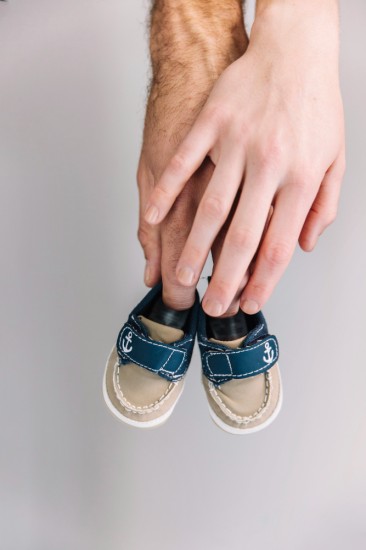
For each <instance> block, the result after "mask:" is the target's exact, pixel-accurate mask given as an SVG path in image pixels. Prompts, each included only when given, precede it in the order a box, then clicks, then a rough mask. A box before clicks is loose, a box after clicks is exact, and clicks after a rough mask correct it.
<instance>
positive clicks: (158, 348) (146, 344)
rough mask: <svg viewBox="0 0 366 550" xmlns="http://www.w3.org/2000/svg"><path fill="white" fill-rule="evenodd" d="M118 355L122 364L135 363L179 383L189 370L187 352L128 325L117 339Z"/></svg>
mask: <svg viewBox="0 0 366 550" xmlns="http://www.w3.org/2000/svg"><path fill="white" fill-rule="evenodd" d="M117 353H118V356H119V358H120V360H121V363H122V364H127V363H135V364H136V365H139V366H140V367H144V368H145V369H148V370H149V371H151V372H154V373H157V374H159V375H160V376H162V377H163V378H166V379H167V380H171V381H178V380H179V379H180V378H182V376H183V375H184V374H185V371H186V370H187V365H188V361H187V358H186V355H187V353H186V351H185V350H184V349H179V348H177V347H174V346H171V345H168V344H164V343H162V342H155V341H154V340H151V339H150V338H148V337H147V336H145V335H144V334H142V333H140V332H138V331H137V330H136V329H135V328H134V327H133V326H131V325H130V324H129V323H126V324H125V325H124V326H123V327H122V329H121V331H120V333H119V335H118V339H117Z"/></svg>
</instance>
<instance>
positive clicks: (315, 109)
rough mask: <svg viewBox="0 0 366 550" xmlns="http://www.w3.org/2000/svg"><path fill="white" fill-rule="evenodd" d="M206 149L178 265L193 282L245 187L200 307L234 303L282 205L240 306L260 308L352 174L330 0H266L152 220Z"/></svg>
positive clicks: (210, 309)
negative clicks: (209, 169) (200, 189)
mask: <svg viewBox="0 0 366 550" xmlns="http://www.w3.org/2000/svg"><path fill="white" fill-rule="evenodd" d="M206 155H209V156H210V158H211V159H212V161H213V163H214V164H215V166H216V168H215V171H214V174H213V177H212V179H211V181H210V183H209V185H208V186H207V189H206V191H205V193H204V195H203V198H202V200H201V202H200V205H199V207H198V211H197V215H196V217H195V220H194V223H193V227H192V230H191V232H190V235H189V237H188V240H187V243H186V245H185V247H184V250H183V252H182V255H181V257H180V260H179V262H178V265H177V277H178V280H179V282H180V283H181V284H182V285H188V286H191V285H194V284H196V282H197V280H198V278H199V275H200V273H201V270H202V268H203V265H204V263H205V260H206V258H207V255H208V253H209V250H210V248H211V246H212V243H213V241H214V239H215V237H216V235H217V233H218V231H219V230H220V228H221V227H222V225H223V224H224V222H225V220H226V218H227V216H228V213H229V211H230V209H231V207H232V204H233V201H234V199H235V197H236V196H237V194H238V191H239V192H240V190H241V194H240V200H239V202H238V205H237V207H236V211H235V215H234V217H233V219H232V222H231V224H230V227H229V228H228V231H227V235H226V238H225V242H224V246H223V249H222V252H221V254H220V258H219V261H218V264H217V265H216V268H215V271H214V275H213V277H212V280H211V283H210V285H209V287H208V289H207V292H206V295H205V298H204V301H203V307H204V309H205V311H206V313H208V314H210V315H213V316H218V315H221V314H222V313H223V312H225V310H226V309H227V308H228V306H229V304H230V303H231V301H232V298H233V297H234V295H235V293H237V289H238V288H239V285H240V282H241V281H242V277H243V274H244V273H245V272H246V271H247V269H248V266H249V265H250V263H251V261H252V259H253V257H254V255H255V254H256V252H257V249H258V246H259V244H260V241H261V239H262V236H263V232H264V226H265V223H266V220H267V217H268V213H269V210H270V208H271V206H272V205H273V208H274V211H273V215H272V217H271V220H270V223H269V226H268V230H267V231H266V232H265V234H264V236H263V240H262V242H261V244H260V246H259V251H258V254H257V256H256V262H255V268H254V271H253V273H252V275H251V277H250V279H249V282H248V284H247V285H246V287H245V289H244V292H243V295H242V301H241V307H242V308H243V309H244V311H246V312H247V313H249V314H253V313H255V312H257V311H258V310H259V309H260V308H261V307H262V306H263V304H264V303H265V302H266V300H267V299H268V297H269V296H270V294H271V292H272V290H273V289H274V287H275V285H276V284H277V282H278V280H279V279H280V277H281V276H282V274H283V272H284V270H285V268H286V267H287V265H288V263H289V261H290V259H291V256H292V254H293V251H294V249H295V246H296V243H297V241H298V240H299V242H300V245H301V246H302V248H303V249H304V250H311V249H312V248H313V247H314V246H315V244H316V241H317V238H318V236H319V235H320V234H321V232H322V231H323V230H324V228H325V227H326V226H327V225H328V224H329V223H330V222H331V221H333V219H334V217H335V215H336V210H337V203H338V196H339V191H340V185H341V180H342V177H343V173H344V165H345V160H344V122H343V108H342V100H341V94H340V90H339V82H338V10H337V3H336V2H335V1H334V0H323V1H322V2H319V1H314V0H308V1H307V2H302V1H300V0H295V1H294V2H291V3H290V2H285V1H284V0H273V1H270V0H267V1H265V0H263V1H259V2H258V3H257V15H256V19H255V22H254V25H253V28H252V34H251V37H250V44H249V47H248V50H247V52H246V53H245V54H244V55H243V56H242V57H241V58H240V59H238V60H237V61H235V62H234V63H233V64H232V65H231V66H230V67H228V68H227V69H226V70H225V71H224V73H223V74H222V76H221V77H220V78H219V79H218V81H217V83H216V84H215V86H214V87H213V90H212V92H211V94H210V96H209V98H208V100H207V102H206V103H205V105H204V107H203V109H202V111H201V113H200V115H199V116H198V118H197V120H196V122H195V124H194V125H193V127H192V129H191V130H190V132H189V133H188V135H187V136H186V137H185V139H184V140H183V142H182V143H181V145H180V146H179V147H178V149H177V151H176V152H175V154H174V155H173V157H172V159H171V160H170V162H169V164H168V166H167V167H166V169H165V171H164V172H163V174H162V176H161V178H160V179H159V182H158V184H157V185H156V186H155V189H154V191H153V192H152V194H151V197H150V199H149V203H148V205H147V209H146V212H145V220H146V221H147V222H148V223H150V224H153V225H154V224H158V223H160V222H161V221H162V220H163V219H164V217H165V216H166V215H167V212H168V211H169V209H170V208H171V206H172V204H173V203H174V201H175V199H176V197H177V196H178V195H179V193H181V192H182V189H183V188H184V186H185V183H186V182H187V180H188V179H189V178H190V177H191V175H192V174H193V173H194V172H195V171H196V170H197V168H198V167H199V166H200V165H201V163H202V161H203V160H204V158H205V157H206Z"/></svg>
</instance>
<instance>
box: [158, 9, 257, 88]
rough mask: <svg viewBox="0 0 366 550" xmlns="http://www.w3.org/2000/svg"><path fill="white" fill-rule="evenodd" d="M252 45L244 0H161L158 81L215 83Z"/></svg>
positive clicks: (162, 82)
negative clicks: (248, 32)
mask: <svg viewBox="0 0 366 550" xmlns="http://www.w3.org/2000/svg"><path fill="white" fill-rule="evenodd" d="M246 44H247V37H246V34H245V31H244V25H243V12H242V2H241V0H155V2H154V4H153V7H152V12H151V25H150V52H151V64H152V76H153V82H155V83H159V84H163V85H164V83H166V84H167V86H169V83H168V82H167V81H168V79H169V78H170V77H174V82H175V85H177V81H182V82H184V81H186V79H187V78H188V80H189V81H194V82H197V79H198V81H200V82H202V81H203V82H207V83H208V82H213V81H214V80H216V78H217V77H218V76H219V74H220V73H221V72H222V70H223V69H224V68H225V67H226V66H227V65H228V64H230V63H231V62H232V61H234V60H235V59H236V58H237V57H238V56H240V55H241V54H242V53H243V51H244V49H245V47H246Z"/></svg>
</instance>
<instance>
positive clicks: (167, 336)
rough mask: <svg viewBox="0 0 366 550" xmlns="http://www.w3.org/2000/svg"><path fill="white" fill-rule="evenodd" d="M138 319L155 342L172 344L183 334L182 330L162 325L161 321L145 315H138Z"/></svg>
mask: <svg viewBox="0 0 366 550" xmlns="http://www.w3.org/2000/svg"><path fill="white" fill-rule="evenodd" d="M139 319H140V321H141V323H142V324H143V325H144V326H145V328H146V329H147V331H148V334H149V336H150V338H152V339H153V340H156V341H157V342H163V343H164V344H172V343H173V342H176V341H177V340H181V339H182V338H183V336H184V332H183V330H181V329H179V328H174V327H168V326H167V325H162V324H161V323H157V322H156V321H151V319H147V317H144V316H143V315H139Z"/></svg>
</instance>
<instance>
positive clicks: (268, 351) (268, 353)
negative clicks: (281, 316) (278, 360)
mask: <svg viewBox="0 0 366 550" xmlns="http://www.w3.org/2000/svg"><path fill="white" fill-rule="evenodd" d="M264 347H265V351H264V355H263V361H264V362H265V363H267V365H269V363H272V361H273V358H274V351H273V349H272V347H271V344H270V343H269V342H266V343H265V345H264Z"/></svg>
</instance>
